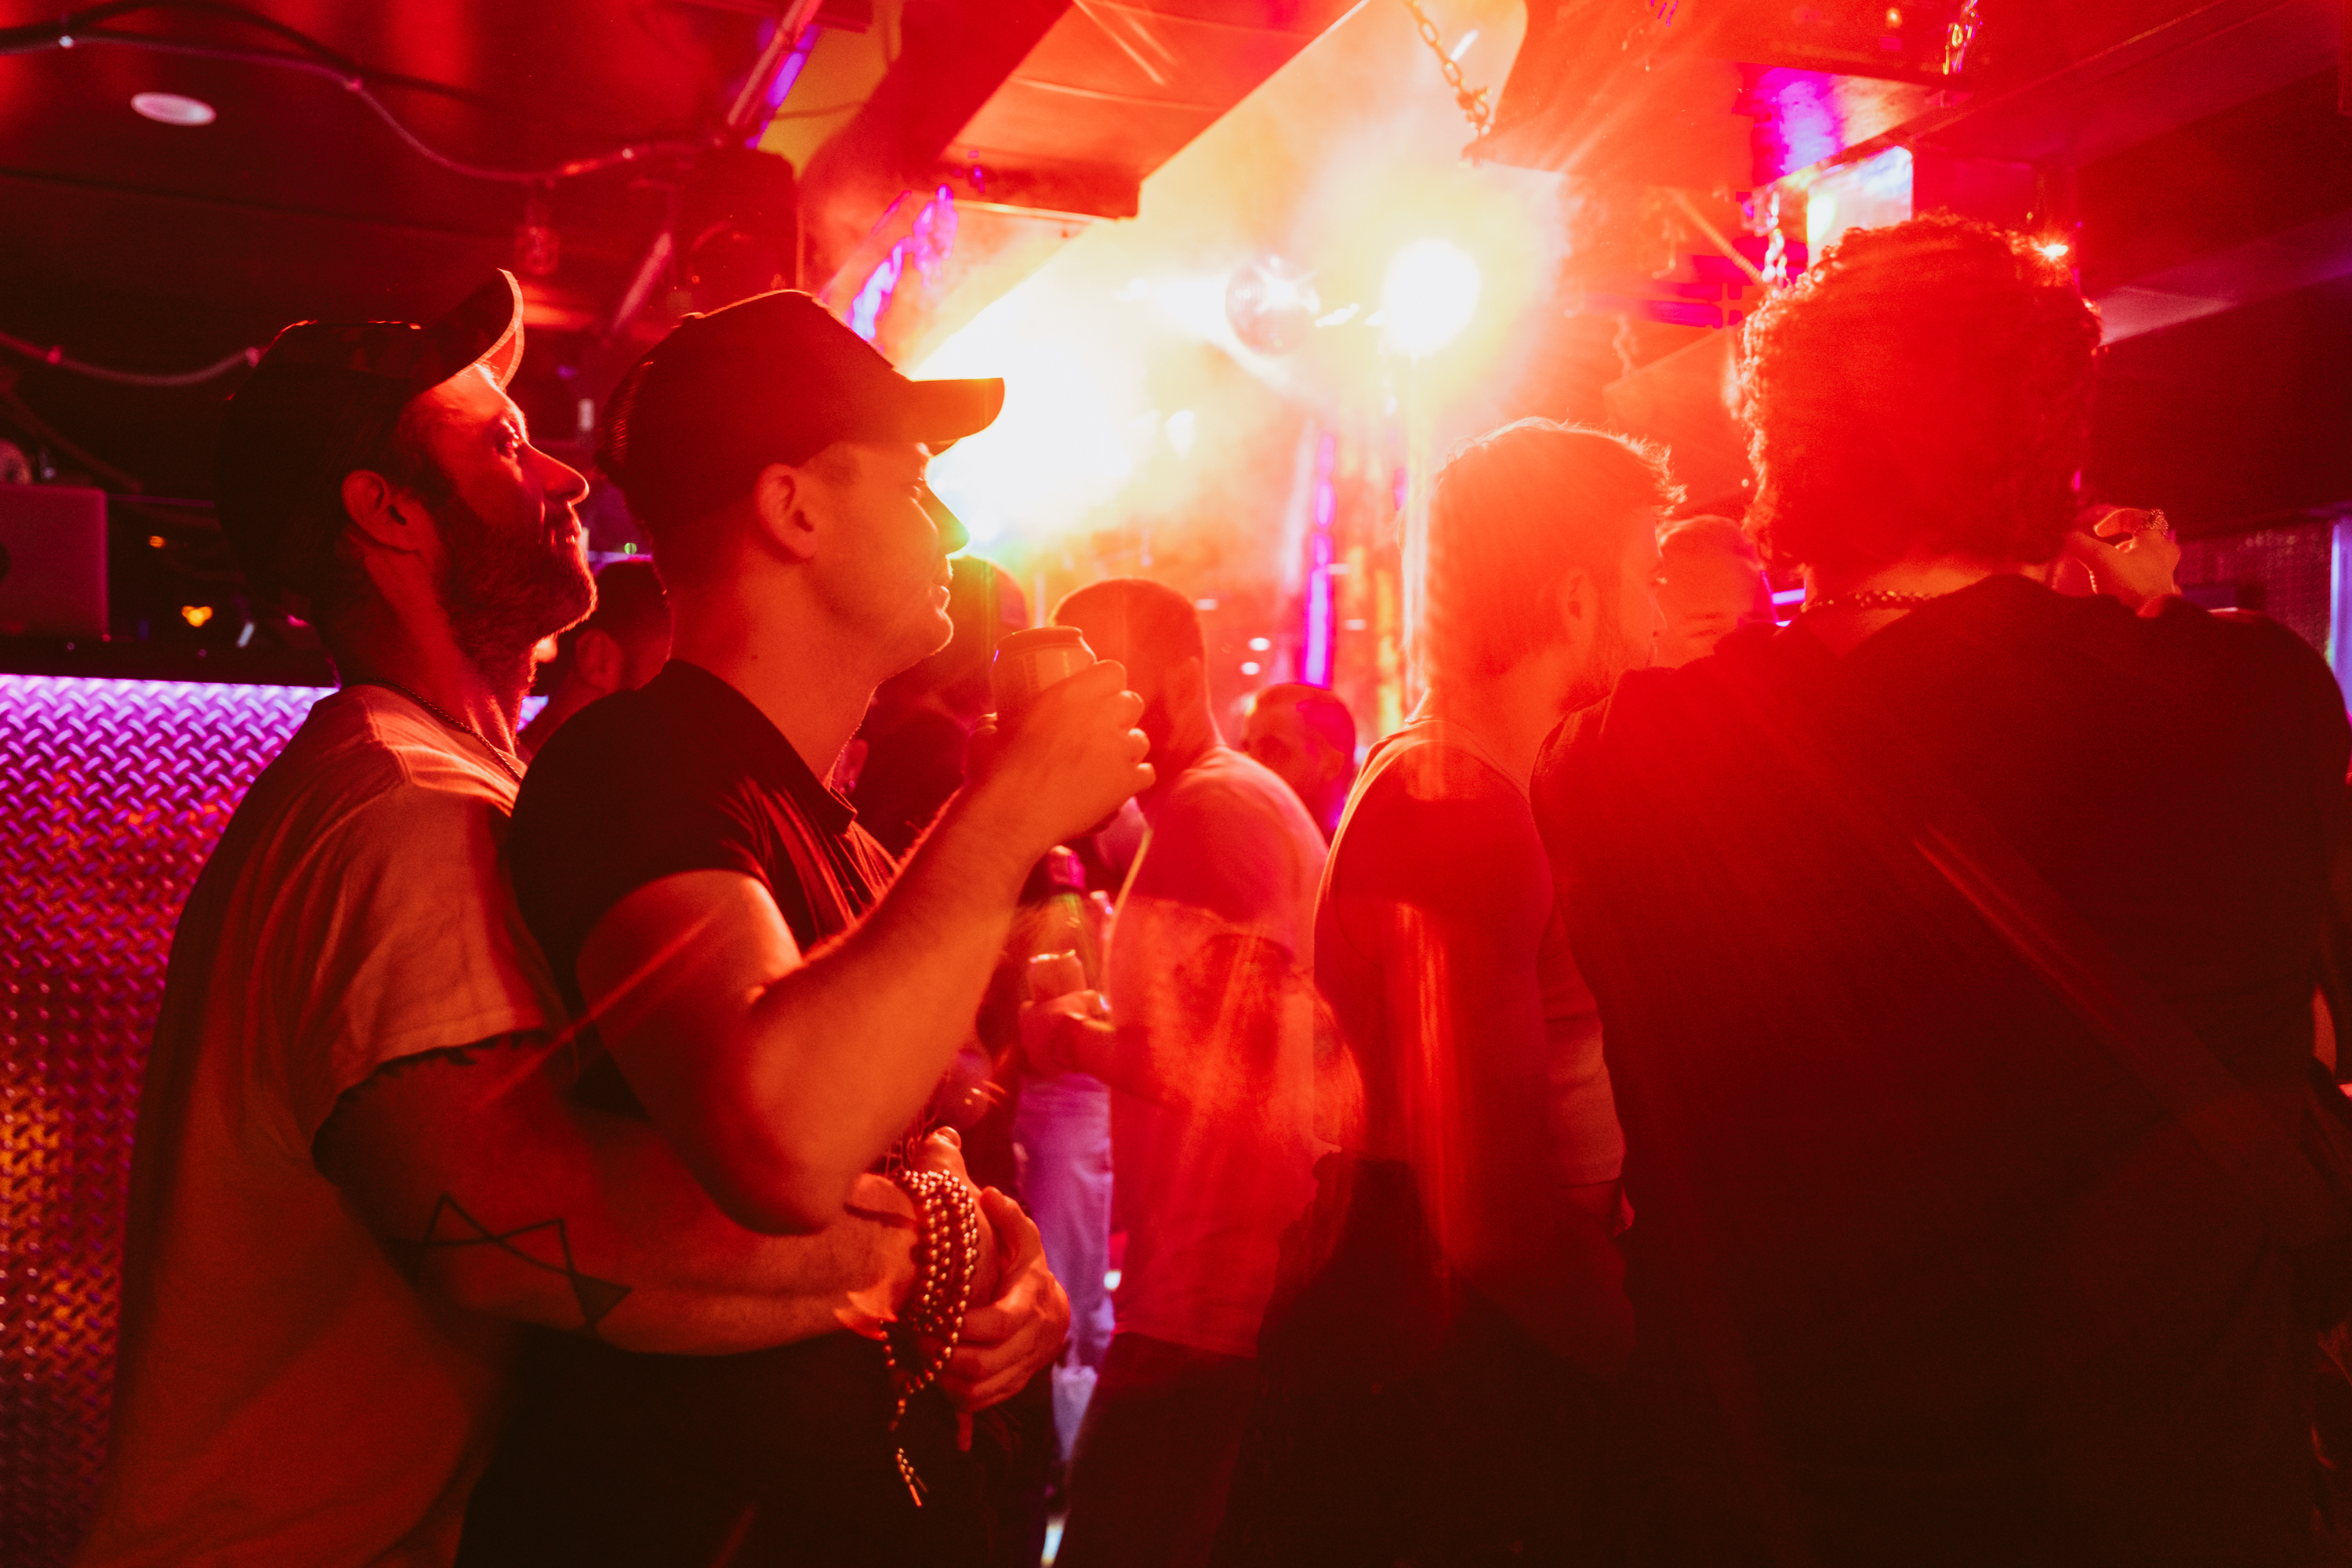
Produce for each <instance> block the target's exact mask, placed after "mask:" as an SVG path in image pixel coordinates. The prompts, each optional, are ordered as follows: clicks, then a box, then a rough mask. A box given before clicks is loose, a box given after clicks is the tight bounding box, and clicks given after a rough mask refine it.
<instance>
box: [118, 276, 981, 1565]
mask: <svg viewBox="0 0 2352 1568" xmlns="http://www.w3.org/2000/svg"><path fill="white" fill-rule="evenodd" d="M521 352H522V337H521V300H520V295H519V293H518V292H517V290H516V289H515V287H514V283H513V279H510V278H509V279H503V280H499V281H493V282H492V283H490V284H489V285H488V287H486V288H485V289H482V290H481V291H479V292H478V293H477V294H476V295H474V296H473V297H472V298H471V299H469V300H467V302H466V303H465V304H464V305H463V306H461V307H460V308H459V309H458V310H457V311H456V312H455V313H453V314H452V315H451V316H449V317H448V318H446V319H445V320H444V321H440V322H438V323H436V325H434V326H432V327H430V328H420V327H415V326H411V325H408V324H405V323H400V322H373V323H365V324H359V325H348V326H344V325H332V324H326V323H318V322H304V323H300V324H298V325H296V326H293V327H289V328H288V329H287V330H286V331H284V332H282V333H280V334H279V335H278V339H277V341H276V342H274V343H272V344H271V346H270V349H269V352H268V353H267V354H265V355H264V356H263V357H262V359H261V361H260V363H259V364H258V365H257V367H256V368H255V370H254V373H253V374H252V375H251V377H250V378H249V379H248V380H247V382H246V384H244V386H243V387H242V388H241V389H240V390H239V392H238V393H237V395H236V398H235V399H234V400H233V401H232V402H231V404H230V405H229V409H228V416H227V422H226V429H225V434H224V438H223V445H222V450H221V459H220V476H219V478H220V490H219V494H220V515H221V522H222V526H223V528H224V529H225V530H226V531H227V533H228V534H229V536H230V539H231V541H232V542H233V543H234V544H235V545H236V550H237V552H238V555H239V558H240V560H241V561H242V562H243V563H244V564H245V567H246V570H247V575H248V578H249V579H250V581H251V583H252V585H253V587H254V589H255V591H256V593H257V595H269V596H278V597H280V598H281V599H282V600H283V601H284V602H285V603H287V604H288V605H289V607H290V608H292V609H293V610H295V612H296V613H299V614H300V615H303V616H306V617H308V618H309V619H310V621H311V622H312V623H314V624H315V625H316V626H318V628H319V630H320V636H321V637H322V638H323V639H324V641H325V643H326V646H327V647H328V649H329V651H330V652H331V654H332V655H333V657H334V659H335V662H336V665H337V667H338V669H339V671H340V673H341V676H342V678H343V681H344V687H343V689H342V690H341V691H339V692H337V693H335V694H333V695H331V696H329V697H327V698H324V699H322V700H320V702H319V703H318V704H317V705H316V706H315V707H314V708H313V709H312V710H311V711H310V717H309V718H308V720H307V721H305V722H304V724H303V726H302V729H301V730H300V731H299V733H297V734H296V735H295V737H294V738H293V739H292V740H291V741H290V742H288V744H287V747H286V749H285V751H284V752H282V753H280V755H279V756H278V759H277V761H275V762H274V763H271V765H270V766H269V767H268V769H267V770H266V771H265V772H264V773H262V775H261V776H260V778H258V779H257V781H255V784H254V785H253V787H252V789H251V791H250V792H249V793H248V794H247V797H246V799H245V801H244V803H243V804H242V805H240V807H239V808H238V810H237V813H236V817H235V818H234V819H233V820H232V822H231V823H230V825H229V826H228V828H227V830H226V834H225V835H224V837H222V839H221V842H220V846H219V848H218V849H217V850H216V852H215V854H214V856H213V858H212V859H211V861H210V863H209V864H207V866H206V867H205V871H204V874H203V876H202V877H201V879H199V880H198V882H197V885H196V888H195V890H194V894H193V895H192V896H191V898H190V899H189V900H188V904H187V907H186V910H185V911H184V913H183V915H182V917H181V921H180V924H179V929H178V931H177V933H176V935H175V937H174V941H173V953H172V969H171V974H170V978H169V980H168V982H167V984H166V985H165V988H164V996H163V1010H162V1015H161V1017H160V1019H159V1021H158V1024H157V1026H156V1031H155V1041H154V1047H153V1050H152V1054H151V1056H150V1058H149V1063H148V1071H147V1081H146V1086H145V1090H144V1093H143V1095H142V1101H141V1105H140V1117H139V1131H138V1142H137V1147H136V1151H135V1153H134V1156H133V1162H132V1166H133V1168H132V1174H131V1204H130V1215H129V1227H128V1231H127V1234H126V1237H125V1242H124V1268H123V1293H122V1317H121V1350H120V1354H119V1360H118V1366H117V1373H116V1378H115V1384H114V1396H115V1405H114V1419H113V1424H112V1429H111V1436H110V1441H111V1451H110V1457H109V1464H108V1469H107V1476H106V1479H105V1482H104V1485H103V1489H102V1492H101V1496H100V1506H99V1510H98V1518H97V1521H96V1523H95V1527H94V1529H93V1532H92V1534H91V1536H90V1538H89V1541H88V1542H85V1544H84V1547H83V1550H82V1553H81V1558H80V1561H81V1562H83V1563H105V1564H113V1563H184V1562H196V1561H205V1562H226V1561H235V1562H268V1563H415V1564H437V1563H447V1562H448V1561H449V1560H450V1559H451V1558H452V1556H453V1555H454V1553H455V1552H456V1549H457V1535H458V1532H459V1529H460V1526H461V1523H462V1510H463V1508H464V1504H465V1498H466V1493H467V1488H468V1486H469V1485H470V1484H471V1482H472V1480H473V1479H474V1477H475V1475H476V1474H477V1473H478V1471H479V1468H480V1467H481V1464H482V1462H483V1460H484V1459H485V1458H486V1457H487V1454H488V1446H489V1439H490V1436H491V1425H492V1416H493V1415H494V1413H495V1411H496V1409H497V1407H498V1405H499V1402H500V1398H501V1395H502V1392H503V1388H504V1383H505V1361H506V1355H505V1352H507V1350H508V1348H509V1323H506V1322H501V1321H499V1320H501V1319H504V1320H520V1321H527V1322H534V1323H541V1324H546V1325H549V1326H551V1327H556V1328H562V1329H567V1330H571V1331H589V1332H593V1333H595V1334H599V1335H601V1336H604V1338H606V1339H609V1340H612V1341H614V1342H620V1343H627V1344H635V1345H641V1346H646V1347H648V1348H656V1349H683V1350H704V1351H709V1350H731V1349H739V1348H742V1347H744V1346H747V1345H759V1344H773V1343H778V1342H783V1341H786V1340H790V1339H793V1338H796V1337H803V1336H806V1335H808V1334H811V1333H814V1332H818V1331H824V1330H826V1329H829V1328H830V1327H831V1326H832V1325H833V1323H834V1321H835V1318H836V1316H837V1314H838V1313H839V1311H841V1310H844V1309H845V1307H846V1305H847V1302H848V1300H849V1297H850V1295H851V1294H852V1293H853V1292H855V1293H857V1294H858V1296H859V1299H860V1300H871V1301H876V1302H878V1303H879V1304H881V1305H884V1306H887V1304H888V1303H889V1302H891V1301H893V1300H898V1299H900V1298H902V1297H903V1295H904V1293H905V1291H906V1289H908V1284H909V1282H910V1281H911V1279H912V1278H913V1276H914V1268H913V1260H912V1251H911V1247H910V1246H909V1245H908V1230H907V1228H906V1227H905V1226H904V1225H903V1223H901V1224H900V1225H898V1226H893V1225H891V1224H889V1223H885V1221H887V1219H890V1218H893V1217H896V1216H892V1215H885V1219H884V1220H847V1219H845V1220H844V1221H843V1222H842V1223H841V1224H840V1225H839V1226H835V1227H834V1228H833V1229H831V1230H829V1231H828V1232H826V1233H825V1234H824V1235H823V1236H818V1237H806V1238H789V1239H776V1238H772V1237H761V1236H759V1235H756V1234H754V1233H752V1232H751V1231H749V1230H746V1229H744V1228H743V1227H741V1226H737V1225H735V1224H734V1223H733V1222H732V1221H730V1220H729V1219H728V1218H727V1217H726V1216H725V1215H722V1214H720V1213H719V1210H718V1209H717V1208H716V1207H715V1206H714V1205H713V1204H712V1203H711V1201H710V1200H709V1196H708V1195H707V1194H705V1193H704V1192H703V1190H702V1189H701V1187H700V1186H699V1185H698V1184H697V1183H696V1182H695V1181H694V1179H693V1177H692V1175H691V1174H690V1173H688V1171H687V1170H686V1168H685V1167H684V1166H683V1165H682V1164H681V1163H679V1161H678V1160H677V1156H676V1155H675V1154H674V1153H672V1152H671V1151H670V1150H669V1149H668V1148H667V1146H666V1145H665V1144H664V1143H663V1142H661V1140H660V1138H659V1137H658V1136H657V1135H656V1133H655V1132H654V1131H652V1130H651V1129H649V1128H647V1127H646V1125H645V1124H644V1122H642V1121H631V1120H626V1119H623V1118H618V1117H614V1116H612V1115H610V1114H607V1113H603V1112H597V1111H593V1110H587V1109H583V1108H582V1107H580V1106H578V1105H576V1104H575V1103H573V1102H572V1101H571V1100H568V1099H567V1098H566V1097H565V1096H564V1095H563V1093H562V1090H563V1089H565V1088H566V1087H567V1086H568V1084H569V1082H570V1079H572V1077H573V1076H575V1074H574V1072H573V1071H572V1066H573V1063H574V1061H575V1054H574V1052H573V1051H572V1048H571V1047H570V1046H569V1044H568V1042H567V1039H566V1028H565V1023H564V1016H563V1007H562V1001H561V1000H560V999H559V996H558V994H557V992H556V989H555V987H554V985H553V984H552V983H551V980H550V978H549V976H548V974H547V973H546V969H545V965H544V963H543V961H542V960H541V958H540V956H539V954H538V952H537V949H536V947H535V946H534V944H533V943H532V942H531V940H530V934H529V932H528V931H526V930H525V929H524V928H523V925H522V922H521V921H520V917H519V916H518V915H517V913H516V911H515V909H514V905H513V900H512V899H511V896H510V895H509V893H508V891H507V889H506V888H505V886H504V883H503V881H502V879H501V878H500V876H499V868H498V864H497V858H498V852H499V839H500V837H501V836H502V833H503V830H504V827H505V821H506V815H507V812H508V810H509V807H510V805H511V804H512V802H513V798H514V791H515V787H516V784H517V782H518V780H519V777H520V771H521V765H520V763H519V762H517V761H516V759H515V758H514V756H513V755H512V752H513V726H514V722H515V718H516V713H517V710H518V707H519V705H520V700H521V696H522V692H523V688H524V684H525V682H526V681H527V679H528V678H529V673H530V648H531V646H532V645H533V644H534V643H535V642H537V641H538V640H539V639H540V638H541V637H544V636H546V635H547V634H548V633H550V632H552V631H555V630H557V629H559V628H561V627H562V626H566V625H568V624H570V623H572V622H573V621H576V620H578V619H579V618H580V616H582V615H583V613H585V612H586V610H587V609H588V607H589V605H590V602H591V588H590V580H589V577H588V573H587V564H586V561H585V559H584V557H583V553H582V549H581V537H580V527H579V523H578V521H577V520H576V518H575V517H574V515H573V510H572V509H573V503H575V502H576V501H577V500H579V499H580V498H581V496H582V495H583V493H584V491H585V488H586V487H585V485H584V483H583V480H582V479H581V477H580V476H579V475H578V474H577V473H574V472H573V471H572V469H570V468H566V467H564V466H563V465H562V464H561V463H559V462H556V461H555V460H554V459H552V458H549V457H547V456H546V455H545V454H543V453H541V452H540V451H538V450H536V449H535V448H533V447H531V446H530V440H529V437H528V436H527V434H526V431H525V428H524V425H523V421H522V416H521V415H520V411H519V410H517V409H516V407H515V406H514V405H513V404H512V403H511V402H509V400H508V398H507V396H506V394H505V390H504V388H505V385H506V383H507V381H508V379H509V376H511V374H513V372H514V368H515V365H516V363H517V362H518V361H519V360H520V356H521ZM935 1163H936V1162H935ZM871 1185H872V1187H873V1188H874V1189H876V1190H875V1191H874V1192H873V1194H871V1197H872V1200H873V1203H874V1205H875V1206H876V1208H877V1213H879V1212H881V1211H882V1210H884V1209H886V1208H887V1207H888V1206H890V1205H892V1204H893V1203H896V1204H897V1208H898V1211H899V1213H900V1214H902V1215H908V1216H910V1215H911V1212H912V1205H908V1204H905V1203H903V1202H898V1201H897V1190H896V1189H895V1188H892V1187H891V1186H889V1184H887V1183H883V1182H880V1181H878V1180H877V1181H876V1182H874V1183H873V1184H871ZM616 1200H625V1201H616Z"/></svg>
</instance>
